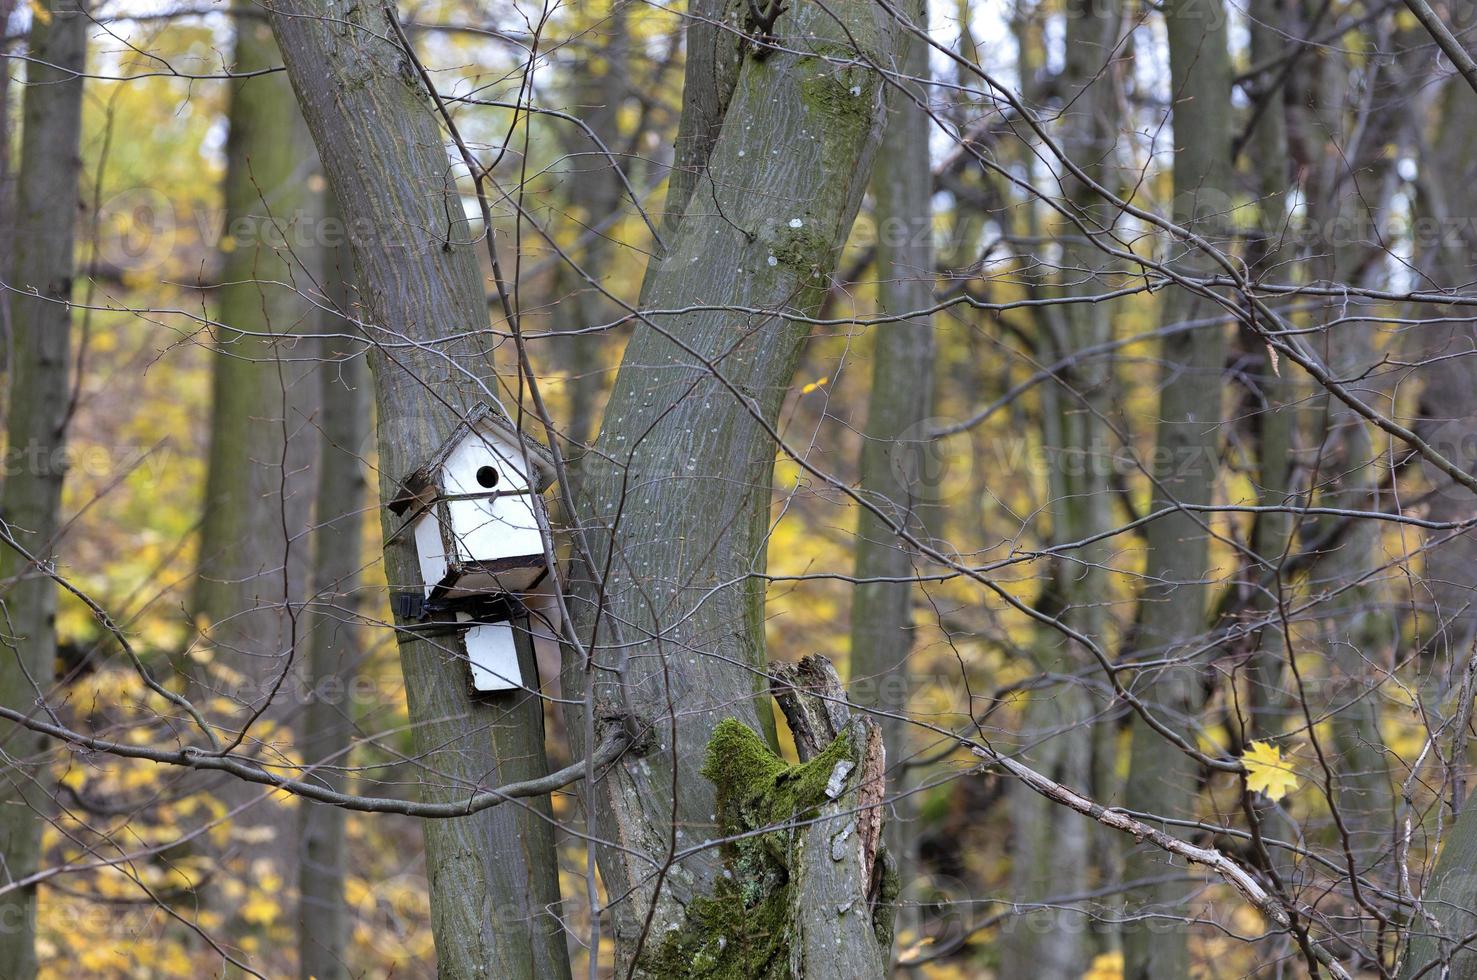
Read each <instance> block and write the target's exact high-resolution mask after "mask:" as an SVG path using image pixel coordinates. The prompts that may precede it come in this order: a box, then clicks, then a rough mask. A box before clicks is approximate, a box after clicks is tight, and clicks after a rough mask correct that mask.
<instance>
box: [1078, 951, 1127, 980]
mask: <svg viewBox="0 0 1477 980" xmlns="http://www.w3.org/2000/svg"><path fill="white" fill-rule="evenodd" d="M1082 980H1123V954H1122V953H1103V954H1101V955H1099V956H1095V957H1093V960H1092V965H1091V966H1089V967H1088V968H1087V972H1086V973H1084V974H1082Z"/></svg>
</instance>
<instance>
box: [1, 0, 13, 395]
mask: <svg viewBox="0 0 1477 980" xmlns="http://www.w3.org/2000/svg"><path fill="white" fill-rule="evenodd" d="M14 10H15V0H0V29H3V26H4V25H6V24H9V23H10V15H11V12H12V11H14ZM3 53H4V51H3V48H0V54H3ZM5 63H6V65H7V66H8V65H10V64H12V62H10V61H9V60H6V62H5ZM14 132H15V127H14V126H13V125H12V124H11V120H10V72H9V71H8V70H7V71H0V275H7V276H8V275H10V273H11V270H12V268H13V263H14V261H15V180H16V174H15V167H14V166H12V160H11V155H12V153H13V149H12V146H11V139H12V137H13V135H14ZM9 364H10V297H9V296H0V372H4V371H5V369H6V367H7V366H8V365H9ZM3 377H4V375H3V373H0V378H3ZM0 391H3V389H0Z"/></svg>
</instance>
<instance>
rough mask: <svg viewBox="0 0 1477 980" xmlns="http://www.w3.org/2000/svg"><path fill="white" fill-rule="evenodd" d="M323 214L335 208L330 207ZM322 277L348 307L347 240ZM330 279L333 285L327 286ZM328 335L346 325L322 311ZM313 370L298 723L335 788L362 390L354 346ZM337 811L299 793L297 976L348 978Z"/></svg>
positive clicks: (355, 574)
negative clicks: (308, 579) (313, 494)
mask: <svg viewBox="0 0 1477 980" xmlns="http://www.w3.org/2000/svg"><path fill="white" fill-rule="evenodd" d="M328 213H329V214H334V213H335V212H334V210H332V209H330V210H329V212H328ZM326 266H327V267H326V268H325V270H324V276H325V280H326V282H327V283H329V284H330V296H331V298H332V299H333V302H334V304H335V306H336V307H337V308H338V309H339V310H340V311H342V312H343V313H344V314H345V315H346V316H351V315H352V308H351V299H350V297H351V292H350V290H349V288H348V285H347V283H348V279H349V277H350V276H352V274H353V256H352V255H351V254H350V253H349V249H348V247H347V246H344V247H341V248H339V249H337V250H336V251H335V252H334V253H333V254H332V255H331V257H330V261H329V262H328V263H326ZM335 287H336V288H335ZM324 330H325V332H326V333H329V334H335V333H338V334H342V333H348V332H349V331H348V330H347V329H346V328H345V321H344V320H343V319H341V318H339V317H337V316H334V317H330V318H329V320H328V322H327V323H325V324H324ZM322 356H323V363H322V364H321V365H320V366H319V368H318V375H319V383H320V385H321V397H322V405H323V409H322V412H321V413H320V415H319V418H320V420H321V421H320V426H319V427H320V429H321V432H322V446H321V450H320V455H319V459H318V506H317V513H316V515H315V520H316V527H315V530H314V533H313V602H314V605H315V612H314V614H313V620H314V622H313V625H312V630H311V632H310V633H309V635H308V637H307V648H308V671H307V673H308V684H309V693H308V704H307V710H306V711H304V712H303V718H302V724H301V726H300V728H299V735H298V745H299V749H300V751H301V754H302V758H303V762H304V764H305V765H308V766H316V765H321V766H322V767H323V768H321V769H317V770H315V771H314V772H313V775H312V778H313V779H314V780H315V781H316V782H318V783H319V784H321V785H323V786H326V787H328V788H329V789H333V790H336V791H340V792H342V791H343V790H344V789H345V784H346V783H347V779H346V777H345V776H344V774H343V773H344V771H345V770H346V769H347V767H348V765H349V762H350V760H349V747H350V745H351V737H352V735H353V732H354V724H355V719H354V710H355V707H356V704H355V701H354V699H353V697H352V696H351V695H352V693H353V691H354V690H355V685H354V678H355V674H356V670H357V668H358V665H359V661H360V659H361V658H362V657H363V654H364V651H363V643H364V640H365V639H366V638H367V637H366V631H365V630H363V629H361V628H360V627H359V616H360V610H359V605H360V596H359V587H360V570H361V566H362V564H363V559H362V552H363V549H362V547H361V545H362V543H363V540H364V509H365V507H366V506H367V505H368V503H369V493H368V489H369V484H368V482H367V480H366V479H365V472H364V460H363V458H362V456H361V453H362V450H363V448H364V447H365V446H367V445H368V443H369V437H370V434H371V430H370V407H371V404H372V402H371V398H370V395H371V390H370V386H371V385H372V384H373V381H372V379H371V378H370V376H369V364H368V362H367V361H366V360H365V357H364V354H363V347H362V345H360V344H357V343H353V342H351V341H347V340H344V339H340V338H330V339H325V340H324V342H323V351H322ZM345 816H346V814H345V813H344V811H343V810H341V809H339V808H338V807H333V806H323V805H319V804H313V803H310V802H308V801H307V800H303V801H301V802H299V804H298V908H299V914H298V975H299V976H300V977H302V978H303V980H309V978H316V980H347V978H348V976H349V972H348V964H347V963H346V962H345V952H346V950H347V947H348V938H349V915H348V909H347V907H346V906H345V903H344V868H345V844H346V842H345V838H344V824H345Z"/></svg>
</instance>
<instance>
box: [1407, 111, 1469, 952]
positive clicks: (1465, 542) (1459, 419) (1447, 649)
mask: <svg viewBox="0 0 1477 980" xmlns="http://www.w3.org/2000/svg"><path fill="white" fill-rule="evenodd" d="M1444 95H1445V98H1444V104H1443V106H1442V111H1441V113H1440V120H1439V128H1438V130H1437V131H1438V132H1439V133H1440V134H1441V137H1442V138H1441V139H1440V140H1439V141H1438V143H1437V145H1436V146H1435V147H1434V150H1435V152H1434V153H1433V154H1432V158H1431V159H1430V160H1429V162H1428V163H1426V164H1423V167H1422V169H1423V170H1424V171H1427V172H1425V173H1423V174H1422V178H1423V180H1424V181H1425V182H1426V183H1427V184H1428V185H1429V186H1430V187H1431V189H1432V190H1433V191H1437V192H1439V194H1440V198H1441V199H1440V201H1439V206H1437V207H1432V208H1428V210H1431V211H1434V212H1435V216H1436V217H1437V218H1439V219H1440V221H1439V222H1438V227H1440V228H1441V229H1443V231H1444V232H1445V233H1446V234H1451V231H1450V230H1451V229H1452V228H1454V227H1456V225H1454V224H1453V222H1452V219H1457V220H1464V219H1465V217H1466V216H1468V215H1473V214H1477V210H1474V209H1477V156H1474V155H1473V150H1474V148H1477V147H1474V140H1473V136H1474V133H1477V128H1474V127H1477V98H1474V97H1473V95H1472V93H1471V91H1470V90H1469V89H1468V88H1466V86H1464V85H1461V84H1460V83H1458V84H1452V83H1450V82H1448V83H1447V86H1446V92H1445V93H1444ZM1472 247H1473V243H1472V242H1471V241H1470V239H1468V238H1465V237H1463V238H1458V239H1457V240H1456V241H1453V242H1448V241H1443V242H1442V243H1441V245H1440V246H1439V248H1438V254H1437V256H1436V263H1435V265H1436V274H1437V276H1438V279H1437V283H1438V285H1440V286H1443V287H1447V288H1460V287H1461V286H1462V285H1463V284H1465V283H1468V282H1470V281H1471V280H1472V251H1471V250H1472ZM1438 315H1440V316H1442V317H1464V316H1466V315H1467V314H1466V313H1465V312H1464V311H1463V309H1462V308H1461V307H1451V308H1448V309H1443V310H1441V311H1440V313H1439V314H1438ZM1474 338H1477V323H1474V321H1472V320H1469V319H1461V320H1458V322H1455V323H1450V324H1444V323H1432V324H1430V325H1429V326H1428V327H1427V328H1426V329H1425V330H1423V331H1422V336H1421V338H1420V346H1421V349H1420V352H1419V353H1420V356H1421V357H1425V358H1431V359H1433V361H1432V363H1428V364H1426V365H1425V367H1423V368H1422V370H1421V373H1422V375H1424V377H1425V391H1424V395H1423V398H1422V405H1423V406H1424V409H1423V412H1422V414H1423V415H1425V416H1426V417H1427V419H1428V420H1429V422H1430V424H1431V426H1432V428H1433V429H1434V432H1433V433H1432V435H1431V439H1432V441H1433V444H1435V445H1437V446H1438V447H1440V448H1442V450H1443V451H1446V450H1450V456H1451V458H1454V459H1456V460H1457V461H1458V463H1459V465H1461V466H1462V467H1463V468H1464V469H1466V470H1467V471H1468V472H1471V471H1473V470H1474V469H1477V458H1474V453H1473V442H1472V435H1473V431H1474V430H1473V425H1474V423H1473V420H1474V419H1477V354H1473V353H1471V352H1472V351H1473V350H1474V344H1477V340H1474ZM1434 482H1435V484H1436V485H1435V492H1434V493H1433V495H1432V497H1431V501H1430V515H1431V517H1432V518H1433V519H1435V520H1442V521H1461V520H1471V519H1472V518H1473V517H1474V516H1477V497H1474V495H1473V494H1472V493H1471V492H1470V491H1468V490H1466V489H1464V488H1462V487H1459V486H1456V485H1455V484H1454V483H1452V482H1451V481H1449V480H1445V479H1437V480H1435V481H1434ZM1434 533H1435V534H1436V535H1439V536H1440V537H1443V538H1444V537H1445V536H1446V535H1445V534H1443V533H1441V532H1434ZM1474 568H1477V543H1474V540H1473V536H1472V533H1471V532H1468V533H1466V534H1463V535H1462V536H1460V537H1457V538H1455V539H1453V540H1449V541H1444V542H1442V543H1441V544H1440V545H1438V546H1436V547H1435V548H1434V549H1433V550H1431V551H1429V552H1428V553H1427V554H1426V559H1425V575H1424V577H1423V587H1424V588H1425V589H1426V590H1428V592H1429V595H1430V599H1431V602H1432V604H1433V607H1434V610H1433V617H1432V618H1433V620H1434V622H1435V623H1436V624H1437V636H1438V637H1439V640H1437V641H1434V642H1432V643H1431V647H1432V649H1433V654H1434V656H1433V664H1432V667H1431V672H1432V673H1433V674H1440V673H1444V674H1446V675H1447V676H1448V677H1450V678H1452V681H1451V683H1452V685H1453V687H1456V688H1458V689H1460V686H1461V685H1462V684H1463V683H1465V682H1466V681H1467V680H1468V676H1469V675H1468V674H1467V664H1468V663H1469V662H1470V659H1471V658H1472V657H1473V656H1474V652H1473V651H1474V647H1473V641H1474V636H1477V608H1474V603H1477V600H1474V594H1473V592H1474V590H1473V585H1474V575H1473V569H1474ZM1468 696H1469V692H1467V691H1465V690H1462V691H1461V693H1459V694H1458V695H1457V697H1456V698H1455V699H1449V700H1447V703H1453V702H1454V703H1455V704H1456V705H1457V707H1455V708H1454V709H1453V711H1452V713H1453V714H1456V715H1457V716H1458V717H1465V715H1464V714H1463V713H1462V712H1463V708H1464V707H1465V706H1464V705H1462V703H1461V700H1460V699H1462V698H1466V697H1468ZM1452 738H1453V741H1454V742H1455V743H1456V744H1462V743H1463V742H1464V741H1465V740H1466V738H1467V736H1466V733H1465V732H1460V733H1455V732H1454V733H1453V735H1452ZM1451 765H1452V767H1453V769H1455V770H1456V771H1457V774H1456V777H1455V778H1454V780H1453V783H1452V789H1451V798H1450V800H1449V805H1450V807H1451V812H1450V813H1443V814H1442V817H1443V818H1445V819H1451V818H1452V817H1454V820H1452V822H1451V823H1450V825H1449V827H1448V829H1447V831H1446V836H1445V841H1444V843H1443V844H1442V846H1441V851H1440V853H1439V855H1438V856H1437V858H1436V863H1435V867H1434V868H1433V869H1432V871H1431V876H1430V880H1429V882H1428V883H1427V884H1426V886H1425V888H1424V889H1423V890H1422V891H1421V894H1420V899H1421V902H1422V906H1423V913H1424V914H1422V915H1419V916H1415V917H1413V921H1412V923H1411V932H1410V938H1409V946H1408V947H1407V949H1406V951H1405V954H1404V957H1403V961H1402V970H1401V973H1400V976H1401V978H1402V980H1411V978H1413V977H1415V976H1416V975H1417V974H1418V973H1420V971H1422V970H1424V969H1426V968H1427V967H1428V966H1429V965H1430V964H1431V963H1433V962H1435V961H1438V960H1439V961H1443V964H1445V963H1447V962H1449V968H1450V974H1449V976H1451V977H1466V976H1471V975H1473V974H1477V948H1474V947H1473V946H1472V944H1471V943H1470V942H1468V943H1466V945H1465V946H1463V945H1459V944H1460V943H1462V941H1463V940H1465V939H1467V938H1468V937H1470V936H1471V935H1472V934H1473V933H1474V932H1477V912H1474V911H1473V910H1474V909H1477V874H1474V873H1473V869H1474V868H1477V807H1474V806H1473V805H1472V800H1471V798H1470V796H1469V795H1468V787H1470V785H1471V777H1470V774H1469V772H1468V770H1469V768H1470V767H1469V760H1468V759H1467V758H1465V757H1457V758H1453V759H1452V761H1451ZM1426 916H1430V917H1431V918H1429V919H1428V918H1426ZM1432 920H1434V921H1432ZM1443 969H1445V966H1444V965H1443V966H1438V967H1435V968H1433V969H1431V970H1429V971H1428V972H1426V973H1425V974H1424V975H1425V976H1427V977H1444V976H1448V974H1446V973H1444V972H1442V971H1443Z"/></svg>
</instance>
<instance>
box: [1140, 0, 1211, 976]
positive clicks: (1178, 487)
mask: <svg viewBox="0 0 1477 980" xmlns="http://www.w3.org/2000/svg"><path fill="white" fill-rule="evenodd" d="M1165 21H1166V23H1167V26H1168V33H1169V68H1170V93H1171V98H1172V100H1173V106H1174V208H1173V218H1174V220H1175V221H1176V222H1177V223H1178V224H1180V225H1181V226H1183V227H1188V228H1191V229H1192V230H1195V231H1197V232H1200V233H1202V234H1204V235H1207V236H1210V237H1211V238H1212V239H1213V238H1215V237H1216V236H1215V234H1214V229H1215V227H1216V226H1217V223H1219V222H1224V221H1225V214H1226V210H1227V204H1228V202H1229V201H1230V197H1229V194H1230V190H1231V168H1230V164H1231V152H1230V133H1231V117H1230V112H1231V68H1230V55H1229V53H1228V51H1227V47H1226V42H1227V32H1226V12H1225V9H1224V7H1223V5H1222V3H1221V0H1172V2H1170V3H1168V4H1166V6H1165ZM1172 247H1173V248H1175V249H1176V251H1177V253H1178V254H1181V255H1182V258H1180V260H1179V261H1178V262H1176V263H1175V265H1176V266H1177V267H1178V268H1179V269H1181V270H1183V271H1185V272H1187V273H1190V274H1199V273H1204V272H1205V271H1206V270H1208V269H1209V268H1210V260H1209V259H1208V258H1207V257H1206V256H1204V255H1203V254H1200V253H1198V252H1196V251H1195V250H1194V249H1193V247H1192V246H1189V245H1184V244H1181V243H1175V244H1174V245H1173V246H1172ZM1219 309H1220V308H1219V307H1218V306H1217V305H1216V304H1215V303H1214V302H1213V301H1212V300H1211V299H1208V298H1206V297H1203V296H1199V295H1196V294H1193V293H1191V292H1189V291H1188V290H1184V289H1179V288H1174V287H1171V289H1170V291H1169V294H1168V296H1167V298H1166V300H1165V303H1164V316H1163V319H1164V321H1165V323H1178V322H1181V321H1183V320H1190V319H1195V318H1197V317H1201V316H1205V315H1207V314H1213V313H1215V312H1218V311H1219ZM1225 350H1226V342H1225V334H1224V332H1223V330H1222V329H1221V328H1220V327H1219V326H1210V327H1206V328H1203V329H1199V330H1193V331H1188V332H1183V333H1178V334H1173V335H1171V336H1168V337H1166V338H1164V340H1163V341H1162V343H1161V346H1160V357H1161V358H1162V360H1163V368H1162V371H1163V380H1162V382H1161V387H1160V394H1159V412H1158V432H1157V437H1156V451H1155V456H1154V464H1153V465H1152V466H1151V472H1153V475H1154V476H1155V477H1156V478H1157V479H1158V481H1159V486H1157V487H1156V488H1155V490H1154V509H1155V510H1158V509H1160V508H1164V507H1168V506H1172V505H1173V504H1174V502H1176V501H1178V502H1180V503H1186V504H1207V503H1209V502H1210V500H1211V494H1212V491H1213V489H1214V487H1215V479H1216V460H1217V458H1218V455H1217V446H1218V439H1217V436H1218V430H1219V425H1218V423H1219V420H1220V419H1221V417H1222V416H1221V412H1220V406H1219V405H1218V404H1217V403H1216V402H1215V400H1214V399H1211V400H1210V401H1209V402H1207V399H1206V392H1208V391H1209V392H1219V391H1220V390H1221V383H1220V378H1221V372H1222V368H1223V366H1224V361H1225ZM1161 461H1162V463H1163V465H1159V464H1160V462H1161ZM1146 544H1147V550H1148V556H1147V568H1146V578H1145V585H1144V588H1143V592H1142V595H1141V598H1140V606H1141V607H1140V611H1139V622H1138V631H1137V642H1136V647H1137V654H1138V655H1139V656H1141V657H1149V658H1152V659H1156V660H1157V659H1160V658H1166V659H1168V658H1173V657H1176V656H1183V655H1185V654H1187V653H1190V652H1192V651H1194V650H1195V649H1196V647H1197V646H1198V645H1199V641H1200V638H1201V637H1202V636H1203V635H1204V633H1205V625H1206V615H1205V597H1206V589H1205V585H1204V584H1203V576H1204V574H1205V571H1206V563H1207V556H1208V547H1207V545H1208V535H1207V533H1206V531H1205V529H1204V526H1203V524H1202V518H1201V517H1200V516H1192V515H1191V514H1189V513H1187V512H1185V511H1175V512H1173V513H1171V514H1168V515H1166V516H1164V517H1161V518H1159V519H1158V520H1156V521H1154V522H1153V523H1152V524H1150V525H1149V526H1148V529H1147V533H1146ZM1202 670H1203V662H1202V661H1199V660H1195V661H1192V662H1191V663H1189V664H1186V665H1178V666H1174V667H1169V668H1165V669H1163V670H1156V671H1155V672H1154V676H1152V677H1146V676H1142V675H1140V676H1138V677H1136V678H1135V679H1134V684H1135V687H1136V689H1137V690H1138V691H1139V693H1140V696H1141V697H1143V698H1145V699H1146V701H1148V703H1149V704H1150V705H1151V707H1152V710H1154V711H1156V712H1157V713H1158V714H1159V716H1160V718H1162V719H1163V720H1164V721H1165V722H1167V723H1168V724H1170V725H1172V726H1174V727H1176V728H1181V729H1184V728H1187V727H1188V726H1191V725H1193V724H1194V721H1195V719H1196V717H1197V716H1198V715H1199V713H1200V708H1201V705H1202V701H1203V689H1204V681H1203V677H1202ZM1198 782H1199V767H1198V766H1197V765H1196V763H1195V762H1194V760H1193V759H1191V758H1189V757H1188V756H1186V755H1185V754H1184V753H1183V752H1182V751H1181V750H1180V749H1179V747H1178V746H1176V745H1174V744H1173V743H1171V742H1169V741H1168V740H1166V739H1164V738H1163V737H1161V736H1160V735H1159V734H1158V733H1156V732H1154V731H1152V730H1151V729H1150V728H1149V727H1148V725H1147V724H1145V723H1144V722H1143V721H1142V720H1141V719H1139V718H1138V717H1137V716H1135V718H1134V724H1133V737H1132V748H1131V758H1130V762H1129V775H1128V787H1127V790H1126V792H1125V794H1124V795H1125V798H1126V799H1128V800H1132V801H1133V806H1134V808H1135V809H1138V810H1143V811H1147V812H1149V813H1154V814H1162V815H1164V816H1169V817H1176V818H1185V817H1191V816H1193V815H1194V810H1195V799H1196V796H1197V795H1198V790H1197V786H1198ZM1164 871H1165V864H1164V860H1163V858H1162V857H1161V856H1160V855H1159V854H1158V853H1151V851H1150V850H1149V849H1146V848H1144V847H1143V846H1140V847H1138V848H1136V849H1135V850H1134V851H1132V852H1131V853H1130V854H1129V858H1128V861H1127V865H1126V868H1125V872H1124V873H1125V876H1126V878H1127V879H1128V880H1130V881H1132V880H1135V879H1139V878H1153V877H1161V876H1163V874H1164ZM1135 894H1136V895H1137V896H1139V897H1140V898H1141V899H1142V900H1143V901H1144V903H1145V906H1144V907H1143V908H1142V909H1136V911H1143V912H1145V913H1150V914H1158V915H1167V916H1172V917H1176V918H1179V917H1184V916H1186V915H1187V910H1186V903H1187V901H1188V898H1189V894H1190V887H1189V885H1188V884H1186V883H1182V882H1172V883H1163V884H1156V885H1152V886H1149V887H1147V888H1145V889H1143V890H1141V891H1139V892H1136V893H1135ZM1186 932H1187V929H1186V928H1185V927H1178V928H1173V929H1163V928H1146V927H1145V926H1143V925H1142V924H1140V925H1137V926H1127V927H1125V929H1124V938H1123V954H1124V976H1125V977H1126V978H1128V980H1183V978H1184V977H1187V976H1189V974H1190V963H1189V947H1188V945H1187V938H1188V937H1187V934H1186Z"/></svg>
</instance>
